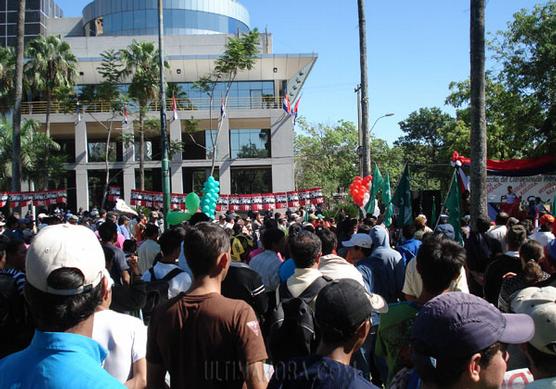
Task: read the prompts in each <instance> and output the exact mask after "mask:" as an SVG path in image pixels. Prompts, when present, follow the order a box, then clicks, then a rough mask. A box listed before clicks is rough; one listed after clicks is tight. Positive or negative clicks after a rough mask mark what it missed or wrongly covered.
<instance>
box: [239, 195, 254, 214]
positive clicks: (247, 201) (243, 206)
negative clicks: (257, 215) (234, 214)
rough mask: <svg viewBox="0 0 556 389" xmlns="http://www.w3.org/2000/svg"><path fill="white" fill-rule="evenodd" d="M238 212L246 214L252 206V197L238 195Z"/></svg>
mask: <svg viewBox="0 0 556 389" xmlns="http://www.w3.org/2000/svg"><path fill="white" fill-rule="evenodd" d="M239 198H240V201H239V210H240V211H242V212H247V211H250V210H251V205H252V204H253V201H252V200H253V195H250V194H244V195H240V197H239Z"/></svg>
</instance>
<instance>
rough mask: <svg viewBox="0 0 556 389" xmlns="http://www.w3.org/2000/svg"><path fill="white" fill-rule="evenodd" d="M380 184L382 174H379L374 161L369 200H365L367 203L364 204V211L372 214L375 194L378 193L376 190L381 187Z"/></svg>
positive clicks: (381, 182)
mask: <svg viewBox="0 0 556 389" xmlns="http://www.w3.org/2000/svg"><path fill="white" fill-rule="evenodd" d="M382 184H383V179H382V174H380V170H379V168H378V165H377V164H376V163H374V165H373V183H372V185H371V191H370V193H369V201H367V205H365V211H366V212H367V213H370V214H374V211H375V200H376V196H377V195H378V192H379V191H380V189H381V188H382Z"/></svg>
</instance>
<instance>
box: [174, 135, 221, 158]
mask: <svg viewBox="0 0 556 389" xmlns="http://www.w3.org/2000/svg"><path fill="white" fill-rule="evenodd" d="M217 132H218V131H216V130H212V131H208V130H201V131H195V132H187V131H186V132H184V133H183V134H182V140H183V155H182V158H183V159H211V158H212V150H213V147H212V140H213V139H214V141H215V142H216V133H217Z"/></svg>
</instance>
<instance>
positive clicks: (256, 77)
mask: <svg viewBox="0 0 556 389" xmlns="http://www.w3.org/2000/svg"><path fill="white" fill-rule="evenodd" d="M3 1H5V0H0V2H3ZM28 1H31V0H28ZM157 4H158V1H157V0H95V1H93V2H91V3H90V4H88V5H87V6H86V7H85V9H84V10H83V12H82V13H83V16H82V17H80V18H58V19H50V20H49V23H48V25H47V27H48V30H49V31H50V33H52V34H56V35H61V36H62V37H63V39H64V40H65V41H66V42H68V44H69V45H70V46H71V48H72V51H73V53H74V54H75V55H76V57H77V58H78V61H79V64H78V66H79V69H78V70H79V78H78V80H77V91H78V95H79V94H80V93H79V92H81V91H84V90H86V89H90V88H94V87H95V86H96V85H98V84H100V83H102V81H103V80H102V77H101V75H100V74H99V72H98V67H99V66H100V64H101V61H102V57H101V54H102V53H103V52H104V51H106V50H120V49H123V48H126V47H127V46H129V45H130V44H131V43H132V42H133V41H134V40H136V41H141V40H149V41H154V42H157V41H158V37H157V33H158V17H157ZM164 7H165V8H164V25H165V33H166V37H165V56H166V61H167V62H168V64H169V69H167V71H166V81H167V82H168V83H169V84H170V86H171V88H172V89H171V90H172V91H174V96H175V97H176V106H177V111H178V112H177V116H178V119H177V120H171V121H169V126H168V127H169V135H170V140H171V141H172V142H174V144H175V143H180V144H181V145H182V150H181V152H179V151H178V152H175V153H174V154H173V155H172V157H171V159H172V160H171V163H170V169H171V173H170V174H171V177H170V178H171V186H172V192H174V193H189V192H191V191H200V190H201V188H202V185H203V182H204V181H205V179H206V178H207V176H208V175H209V174H210V171H211V160H212V157H213V156H214V157H215V161H216V166H215V171H214V176H215V178H217V179H219V180H220V184H221V193H223V194H246V193H268V192H286V191H291V190H294V189H295V181H294V156H293V139H294V131H293V120H292V119H293V118H292V116H291V115H289V114H287V113H285V112H284V110H283V109H282V104H281V103H282V100H283V98H284V97H285V95H288V97H289V99H290V101H291V102H292V106H293V105H294V104H293V103H294V102H295V101H296V99H297V98H298V97H299V95H300V92H301V90H302V88H303V85H304V83H305V80H306V79H307V77H308V76H309V74H310V72H311V70H312V68H313V66H314V64H315V62H316V59H317V56H316V54H314V53H310V54H298V53H287V54H275V53H273V52H272V36H271V35H270V34H261V41H260V43H259V54H258V56H257V59H256V61H255V64H254V66H253V68H252V69H251V70H249V71H244V72H241V73H239V74H238V75H237V78H236V79H235V81H234V82H233V83H232V84H231V85H230V91H229V95H228V100H227V102H228V103H227V108H226V114H225V116H224V117H221V111H220V108H221V101H222V98H223V96H224V94H225V89H226V83H225V82H224V80H222V82H219V83H217V85H216V87H215V90H214V98H213V105H212V109H210V104H209V102H210V98H209V97H208V96H207V94H206V93H204V92H202V91H201V90H199V89H198V88H196V87H195V82H196V81H198V80H199V79H200V78H201V77H203V76H206V75H208V74H209V73H210V72H211V71H212V69H213V67H214V61H215V60H216V59H217V58H218V57H219V56H220V55H221V54H222V52H223V51H224V50H225V46H226V42H227V39H228V37H229V36H230V35H232V34H233V35H235V34H236V33H237V32H238V31H239V32H245V31H248V30H249V29H250V20H249V13H248V11H247V10H246V9H245V8H244V7H243V5H241V4H240V3H239V2H237V1H235V0H164ZM155 44H156V43H155ZM129 81H130V80H123V82H122V85H121V88H122V90H123V91H125V90H126V89H127V87H128V85H129ZM36 100H37V101H30V102H25V103H24V104H23V112H24V115H25V117H26V118H29V119H35V120H38V121H43V122H44V120H45V114H46V103H45V102H44V101H40V100H41V97H40V96H39V97H37V99H36ZM79 104H80V105H79V106H80V107H81V108H80V110H81V112H80V113H79V114H78V113H77V112H78V111H79V109H70V110H69V111H68V109H66V108H64V107H63V106H61V105H58V104H57V103H56V102H55V103H54V104H53V109H52V112H51V116H50V120H51V126H50V131H51V132H50V134H51V137H52V138H53V139H54V140H55V141H56V142H58V143H59V144H60V145H61V148H62V150H61V153H62V154H64V155H65V156H66V172H67V174H66V176H65V178H64V179H63V180H62V182H58V183H52V185H56V187H57V188H67V191H68V206H69V208H70V209H76V208H83V209H90V208H92V207H95V206H96V207H98V206H99V205H100V201H101V200H102V197H103V190H104V181H105V176H106V172H105V163H104V161H105V156H106V150H107V149H108V164H109V176H110V179H111V184H112V185H116V186H119V187H120V188H121V191H122V195H123V197H124V199H125V200H126V201H128V202H129V200H130V194H131V190H132V189H136V188H139V186H140V185H139V184H140V183H139V177H140V172H139V159H140V155H139V147H138V143H137V141H138V140H137V136H138V135H137V134H138V131H137V130H136V129H137V118H138V109H137V106H136V105H135V104H134V102H133V101H129V102H128V103H127V111H128V114H129V120H128V122H124V121H123V117H122V116H121V115H120V114H117V115H116V117H114V116H113V114H112V112H111V110H110V106H111V105H110V104H109V103H106V102H104V103H102V102H100V103H99V102H92V103H90V102H88V101H87V100H86V97H81V98H80V101H79ZM302 104H303V103H302ZM302 104H301V109H302V107H303V105H302ZM75 108H77V107H75ZM167 108H168V116H169V117H172V116H174V115H173V114H172V99H171V98H169V99H168V100H167ZM147 116H148V117H151V118H158V117H159V113H158V105H157V103H155V102H153V103H152V104H151V106H150V107H149V112H148V114H147ZM219 119H221V121H222V130H221V131H220V133H219V134H218V136H217V134H216V131H215V128H217V122H218V120H219ZM110 122H111V123H112V128H113V131H112V135H111V137H110V143H109V144H108V145H107V143H106V142H107V135H106V134H107V133H106V126H107V125H108V124H109V123H110ZM130 136H131V139H132V140H133V138H135V142H134V141H130ZM213 141H214V143H215V147H213ZM107 146H108V147H107ZM160 158H161V140H160V134H159V133H158V132H157V131H150V132H146V133H145V153H144V160H145V190H148V191H156V192H160V191H161V190H162V174H161V166H160V165H161V163H160ZM52 185H51V187H53V186H52Z"/></svg>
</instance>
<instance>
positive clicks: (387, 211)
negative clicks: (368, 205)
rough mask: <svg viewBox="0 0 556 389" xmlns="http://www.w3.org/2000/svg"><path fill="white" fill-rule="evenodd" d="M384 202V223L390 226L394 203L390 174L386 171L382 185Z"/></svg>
mask: <svg viewBox="0 0 556 389" xmlns="http://www.w3.org/2000/svg"><path fill="white" fill-rule="evenodd" d="M382 203H383V204H384V225H385V226H386V227H387V228H388V227H390V226H391V225H392V215H394V206H393V205H392V192H391V189H390V174H388V173H386V176H385V177H384V184H383V185H382Z"/></svg>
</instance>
